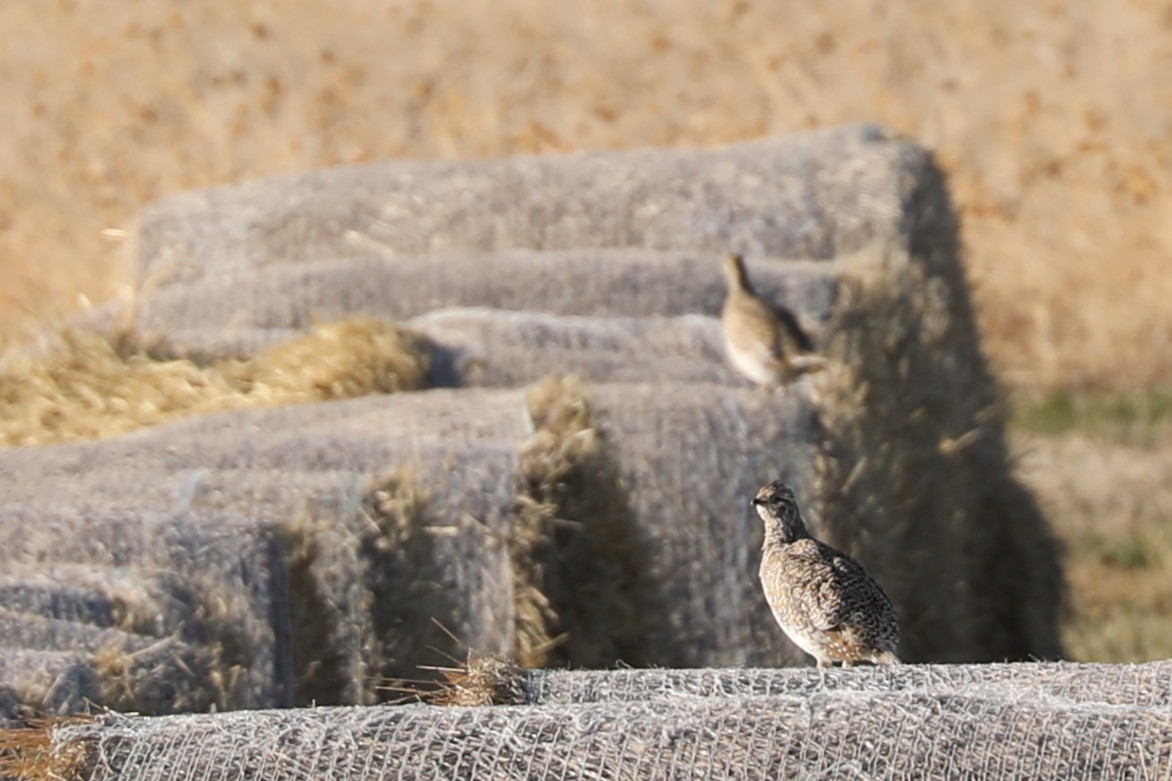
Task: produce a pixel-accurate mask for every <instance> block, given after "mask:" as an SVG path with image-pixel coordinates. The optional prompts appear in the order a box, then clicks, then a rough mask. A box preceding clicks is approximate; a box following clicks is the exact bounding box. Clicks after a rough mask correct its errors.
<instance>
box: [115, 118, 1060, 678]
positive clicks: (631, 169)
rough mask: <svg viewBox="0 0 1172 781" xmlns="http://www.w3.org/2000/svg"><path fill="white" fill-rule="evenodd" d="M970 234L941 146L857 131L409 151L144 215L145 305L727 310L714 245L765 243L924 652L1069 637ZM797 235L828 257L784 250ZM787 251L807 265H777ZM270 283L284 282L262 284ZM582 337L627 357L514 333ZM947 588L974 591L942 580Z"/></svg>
mask: <svg viewBox="0 0 1172 781" xmlns="http://www.w3.org/2000/svg"><path fill="white" fill-rule="evenodd" d="M957 240H958V238H957V225H956V219H955V215H954V214H953V212H952V209H951V206H950V203H949V198H948V194H947V190H946V187H945V183H944V181H943V177H942V175H941V173H940V171H939V169H938V168H937V167H936V166H935V165H934V163H933V161H932V159H931V156H930V155H929V154H928V153H926V152H925V151H924V150H923V149H921V148H919V147H916V146H915V145H913V144H911V143H908V142H906V141H896V140H892V139H890V138H887V137H885V136H884V134H883V133H882V132H879V131H877V130H876V129H874V128H857V127H856V128H848V129H838V130H832V131H824V132H819V133H813V134H807V135H803V136H797V137H793V138H789V139H782V140H770V141H761V142H752V143H746V144H736V145H733V146H729V147H723V148H719V149H711V150H703V151H683V150H639V151H630V152H617V153H599V154H591V155H570V156H563V157H542V158H514V159H508V160H496V161H483V162H472V163H460V164H449V163H442V164H432V163H391V164H385V165H376V166H362V167H354V168H343V169H335V170H332V171H325V172H320V173H315V174H308V175H302V176H298V177H284V178H278V179H273V180H267V181H263V182H257V183H252V184H247V185H242V186H239V187H233V188H220V189H215V190H210V191H205V192H201V193H192V194H188V195H184V196H180V197H179V198H176V199H170V200H167V201H164V202H160V203H159V204H157V205H155V206H154V207H152V208H151V209H150V210H148V211H147V212H145V213H144V215H143V219H142V221H141V223H140V225H139V229H138V234H137V242H136V250H135V252H136V260H137V263H138V268H139V275H140V277H139V281H140V286H141V287H142V289H143V291H144V294H143V296H142V300H141V301H140V304H141V312H140V314H141V316H140V323H141V325H142V327H143V328H144V329H145V330H146V331H151V330H154V329H161V330H162V331H163V332H166V331H167V330H169V329H171V328H185V329H190V328H197V329H205V330H207V329H212V328H216V327H219V328H225V327H227V328H229V330H230V328H231V327H232V326H233V325H237V324H238V325H240V326H245V327H249V328H264V327H279V328H289V327H299V326H300V325H301V324H303V323H304V322H305V320H306V318H308V317H309V316H310V314H309V313H310V312H312V311H313V309H314V307H315V306H317V305H319V304H321V305H323V309H324V311H328V312H334V311H352V310H355V309H357V310H360V311H366V310H367V309H368V308H375V309H377V308H379V307H382V308H383V311H385V312H386V313H387V314H389V315H390V316H392V317H401V316H403V315H404V314H406V313H411V314H416V313H417V312H418V310H419V309H430V308H434V307H437V306H446V305H451V304H454V303H460V304H463V305H482V306H483V305H488V306H494V307H498V308H504V309H530V310H542V311H548V312H554V313H560V314H578V315H585V314H588V315H608V316H644V315H648V314H657V315H680V314H687V313H707V314H714V313H715V311H716V308H717V307H718V306H719V301H720V298H721V296H722V288H721V284H720V281H719V278H718V275H717V272H716V262H715V260H716V256H717V255H718V254H723V253H726V252H729V251H741V252H744V253H745V254H747V255H749V256H750V258H751V259H752V261H753V268H752V269H751V270H752V273H753V276H754V278H755V279H760V280H762V282H763V285H764V286H766V287H768V286H769V285H771V284H773V285H774V288H773V289H770V290H768V293H769V294H770V295H771V296H773V295H776V296H778V297H779V298H780V299H782V300H787V301H789V302H791V303H796V304H797V307H798V309H799V311H800V312H801V315H802V319H803V321H805V322H809V323H812V324H814V326H815V327H814V330H816V331H817V332H819V334H820V338H819V339H818V344H819V347H820V348H821V349H822V350H823V351H824V352H826V353H827V354H828V355H829V356H830V357H831V358H832V359H833V362H834V364H833V369H832V371H828V372H824V373H823V374H822V375H820V376H818V377H817V378H815V379H814V380H813V381H812V382H813V383H814V384H815V386H816V389H817V394H816V395H817V400H816V403H817V407H818V419H819V426H820V427H821V431H822V434H821V435H820V436H821V440H822V447H821V452H820V453H818V454H816V457H815V458H813V460H812V461H811V463H815V466H816V469H815V470H814V471H815V473H816V474H814V475H813V476H812V477H811V479H810V480H809V482H808V491H807V493H806V495H805V496H804V497H803V498H804V499H805V500H806V502H807V503H808V504H809V505H810V506H811V508H812V510H813V512H814V514H816V515H818V516H820V518H821V523H820V524H819V528H820V530H821V531H822V533H823V534H825V535H826V536H827V537H828V538H829V540H830V541H831V542H832V543H835V544H837V545H839V546H841V547H844V548H846V549H847V550H848V551H849V552H851V553H853V554H856V555H857V556H859V557H860V558H862V559H864V560H865V561H866V562H867V563H868V564H870V565H871V566H872V567H873V568H874V570H875V574H876V575H877V576H878V577H879V579H880V580H881V581H882V582H883V583H884V584H885V585H887V587H888V590H889V591H891V592H893V597H895V600H896V603H897V605H899V606H900V610H901V615H903V616H904V620H905V633H904V634H905V637H906V638H907V640H906V641H905V646H904V653H905V654H906V655H907V656H909V658H912V659H933V660H943V661H947V660H967V659H986V660H991V659H1004V658H1028V657H1043V658H1049V657H1056V656H1059V655H1060V654H1061V644H1060V642H1059V637H1058V618H1059V613H1060V610H1061V606H1062V603H1063V599H1064V584H1063V577H1062V572H1061V567H1060V565H1059V562H1058V553H1057V545H1056V543H1055V541H1054V539H1053V537H1052V535H1051V534H1050V533H1049V531H1048V529H1047V528H1046V526H1045V522H1044V520H1043V518H1042V517H1041V514H1040V512H1039V510H1038V508H1037V506H1036V503H1035V502H1034V501H1033V499H1032V497H1031V496H1030V495H1029V494H1028V492H1026V491H1025V490H1024V489H1023V488H1022V487H1021V486H1020V484H1019V483H1017V482H1016V481H1015V480H1014V479H1013V477H1012V471H1011V467H1010V458H1009V455H1008V452H1007V448H1006V446H1005V441H1004V431H1003V429H1004V415H1003V412H1002V408H1001V399H1000V397H999V394H998V391H997V388H996V386H995V384H994V383H993V381H992V379H991V376H990V373H989V370H988V367H987V365H986V362H985V360H984V358H983V356H982V355H981V352H980V345H979V340H978V334H977V332H976V326H975V321H974V317H973V313H972V304H971V301H970V299H969V294H968V289H967V285H966V281H965V278H964V272H963V268H962V267H961V264H960V258H959V248H958V246H957ZM423 253H426V254H423ZM779 256H783V257H791V258H792V257H804V258H808V259H817V260H820V261H822V262H820V263H817V262H806V263H804V264H788V263H776V262H773V261H772V260H769V259H771V258H776V257H779ZM771 266H772V267H773V268H774V270H773V272H770V267H771ZM771 273H774V274H780V275H781V276H782V277H784V276H786V275H787V274H788V275H789V276H790V277H791V280H793V281H791V282H790V283H788V284H787V285H780V286H778V285H777V284H776V283H771V282H769V279H770V275H771ZM335 274H337V276H334V275H335ZM250 280H251V281H250ZM798 280H800V281H798ZM360 281H361V283H360ZM380 281H381V284H380ZM237 283H239V284H244V285H251V286H252V288H250V290H251V291H252V292H246V293H244V294H243V296H244V297H246V298H247V300H248V302H249V305H248V306H245V305H243V300H244V299H243V298H242V299H241V300H240V301H237V302H235V303H233V301H232V300H231V298H230V297H227V296H225V295H223V293H224V292H225V287H226V286H227V285H234V284H237ZM268 283H275V284H277V287H276V288H274V289H276V290H279V291H280V293H279V294H278V295H276V296H273V297H271V298H269V299H268V301H269V303H268V304H263V305H262V306H260V307H259V308H258V307H255V306H252V302H253V300H254V299H256V298H257V297H258V296H259V292H260V290H261V289H262V285H264V284H268ZM201 286H202V287H201ZM787 287H788V288H789V291H790V293H791V294H793V297H790V295H788V294H785V293H784V289H785V288H787ZM241 289H242V290H243V289H244V288H241ZM190 291H195V292H194V295H192V294H191V292H190ZM482 291H489V292H482ZM168 296H175V297H176V298H174V299H171V300H170V303H166V304H164V303H163V302H164V301H165V300H166V299H167V297H168ZM152 300H155V301H157V302H159V308H158V309H157V310H156V314H154V315H152V314H150V310H151V307H152V306H153V304H152ZM676 306H682V307H685V308H684V309H682V310H677V309H674V308H673V307H676ZM396 307H399V308H396ZM404 307H405V308H406V309H404ZM203 312H208V313H212V312H214V314H209V315H205V314H201V313H203ZM534 328H535V330H540V329H538V328H536V324H534ZM577 357H581V358H582V359H583V363H584V364H585V368H586V369H587V371H597V372H598V374H597V376H602V375H603V374H605V373H608V372H614V375H613V376H614V377H618V378H623V379H625V378H626V377H627V376H629V375H628V374H623V373H622V371H621V370H620V368H619V367H617V366H615V365H613V364H612V365H611V366H609V367H607V366H605V365H599V364H597V363H591V357H590V356H589V355H582V356H574V357H571V356H569V355H567V356H566V357H564V358H562V359H561V363H560V364H559V360H558V356H557V355H553V354H542V351H541V348H540V347H539V346H537V347H532V348H531V349H526V350H516V348H508V349H505V350H504V352H503V353H502V355H501V359H502V360H503V361H509V362H513V363H515V364H516V365H518V366H521V367H525V366H527V365H528V366H536V365H539V364H540V363H544V362H550V363H554V364H559V365H565V364H571V363H573V362H574V361H575V360H576V358H577ZM527 371H528V370H525V369H524V368H523V369H522V370H519V371H517V372H516V376H517V377H518V378H521V377H524V378H528V377H529V374H527V373H526V372H527ZM667 373H668V376H672V375H671V370H669V371H668V372H667ZM507 374H508V372H507V371H505V372H501V375H502V376H501V379H502V381H503V380H507V379H511V378H510V377H508V376H506V375H507ZM681 374H682V373H681ZM916 551H922V552H921V553H918V554H917V553H915V552H916ZM909 557H914V561H915V564H914V566H908V565H907V563H906V562H907V561H908V560H909ZM924 584H934V585H933V586H931V587H925V586H924ZM936 584H945V585H944V586H942V588H943V593H946V594H950V595H956V596H957V597H958V598H957V599H956V600H948V599H939V598H937V597H936V592H935V589H936V587H937V585H936Z"/></svg>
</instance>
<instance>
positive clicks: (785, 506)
mask: <svg viewBox="0 0 1172 781" xmlns="http://www.w3.org/2000/svg"><path fill="white" fill-rule="evenodd" d="M753 507H754V508H755V509H756V510H757V515H759V516H761V520H762V521H764V522H765V531H766V535H767V536H769V537H773V536H778V537H780V539H781V540H782V541H783V542H787V543H789V542H793V541H794V540H797V539H801V538H802V537H809V536H810V533H809V532H808V531H807V530H806V522H805V520H804V519H803V518H802V511H801V508H799V507H798V500H797V497H795V496H794V492H793V489H792V488H790V487H789V486H788V485H786V484H785V483H783V482H782V481H780V480H774V481H773V482H772V483H769V484H768V485H766V486H764V487H762V488H761V490H760V491H758V492H757V495H756V496H754V497H753Z"/></svg>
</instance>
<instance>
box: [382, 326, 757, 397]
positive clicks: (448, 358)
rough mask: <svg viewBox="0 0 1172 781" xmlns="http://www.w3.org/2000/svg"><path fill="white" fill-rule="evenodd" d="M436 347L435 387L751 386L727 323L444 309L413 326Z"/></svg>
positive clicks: (434, 359)
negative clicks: (570, 382)
mask: <svg viewBox="0 0 1172 781" xmlns="http://www.w3.org/2000/svg"><path fill="white" fill-rule="evenodd" d="M405 325H406V326H407V327H408V328H410V329H412V330H413V331H416V332H418V333H421V334H423V335H424V336H425V337H427V339H428V341H429V342H430V343H431V344H432V345H433V349H432V353H431V382H432V383H434V384H435V385H440V386H453V387H467V386H499V387H515V386H519V385H528V384H530V383H533V382H537V381H538V380H540V379H541V378H543V377H546V376H548V375H550V374H556V375H568V374H573V375H574V376H575V377H577V378H579V379H580V380H583V381H587V382H647V381H650V380H656V381H661V382H684V383H689V382H690V383H723V384H726V385H747V384H748V381H747V380H745V379H744V378H742V377H741V376H740V375H739V374H737V373H736V372H734V371H733V370H732V369H731V368H729V366H728V364H727V362H726V361H725V358H724V348H723V344H722V338H723V337H722V334H721V328H720V322H719V321H718V320H716V319H715V318H712V317H705V316H703V315H683V316H680V317H576V316H567V315H547V314H542V313H537V312H510V311H506V310H499V309H443V310H439V311H437V312H433V313H430V314H427V315H423V316H422V317H417V318H415V319H413V320H409V321H407V323H405Z"/></svg>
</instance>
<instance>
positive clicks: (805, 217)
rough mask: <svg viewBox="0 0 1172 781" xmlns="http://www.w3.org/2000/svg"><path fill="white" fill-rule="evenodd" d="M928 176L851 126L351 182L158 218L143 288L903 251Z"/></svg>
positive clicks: (358, 177)
mask: <svg viewBox="0 0 1172 781" xmlns="http://www.w3.org/2000/svg"><path fill="white" fill-rule="evenodd" d="M927 165H930V160H929V159H928V156H927V155H926V153H925V152H924V151H923V150H922V149H921V148H919V147H917V146H915V145H914V144H911V143H907V142H903V141H898V140H892V139H891V138H889V137H888V136H887V135H886V134H885V133H884V131H882V130H881V129H879V128H877V127H875V126H853V127H845V128H836V129H832V130H824V131H818V132H813V133H806V134H799V135H794V136H790V137H786V138H778V139H765V140H760V141H751V142H745V143H739V144H733V145H730V146H726V147H720V148H715V149H705V150H682V149H639V150H630V151H618V152H598V153H591V154H572V155H551V156H537V157H515V158H506V159H497V160H483V161H461V162H455V163H453V162H388V163H380V164H371V165H362V166H349V167H338V168H332V169H328V170H324V171H318V172H312V173H307V174H300V175H295V176H284V177H276V178H271V179H266V180H262V181H257V182H252V183H247V184H242V185H234V186H229V187H219V188H214V189H210V190H205V191H200V192H192V193H187V194H183V195H179V196H176V197H174V198H168V199H166V200H163V201H159V202H157V203H155V204H153V205H152V206H150V207H148V208H147V209H146V210H145V211H144V212H143V214H142V216H141V218H140V220H139V224H138V227H137V230H136V233H135V240H134V244H135V247H134V259H135V263H136V275H137V279H138V281H139V283H140V286H142V285H147V284H149V285H154V286H159V285H166V284H169V283H175V282H182V283H185V284H188V283H191V282H193V281H195V280H199V279H208V278H213V277H217V276H219V277H236V276H237V275H238V274H239V273H240V272H242V271H244V272H247V271H251V270H255V269H259V268H262V267H269V266H279V265H287V264H298V263H304V262H314V261H328V260H333V259H337V258H345V257H351V256H353V255H355V254H367V255H373V256H379V257H387V258H393V257H398V256H404V255H416V256H420V255H426V256H436V257H437V258H438V257H441V256H442V255H443V253H458V252H496V251H504V250H512V249H533V250H541V251H557V250H581V249H606V248H623V247H639V248H643V249H648V250H676V251H684V252H707V253H724V252H730V251H738V252H744V253H746V254H749V255H757V256H760V255H765V256H781V257H810V258H829V257H833V256H835V255H836V254H839V253H842V252H849V251H852V250H856V249H858V248H860V247H862V246H864V245H866V244H868V243H870V242H872V241H875V240H894V239H899V238H903V236H902V235H901V234H902V232H903V231H904V225H903V224H902V221H901V215H902V214H903V212H904V209H905V206H906V204H905V201H904V199H905V198H906V196H907V189H908V187H909V184H910V185H911V186H914V185H915V181H914V180H915V178H917V177H918V176H919V174H920V169H922V168H924V167H925V166H927ZM909 180H910V181H909ZM250 303H256V302H255V301H253V302H250ZM502 308H508V307H502Z"/></svg>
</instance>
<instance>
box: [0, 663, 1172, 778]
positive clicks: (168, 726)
mask: <svg viewBox="0 0 1172 781" xmlns="http://www.w3.org/2000/svg"><path fill="white" fill-rule="evenodd" d="M1023 667H1026V668H1027V669H1026V670H1022V671H1020V672H1019V673H1017V674H1016V677H1017V678H1018V686H1019V688H1018V690H1017V691H1016V693H1015V692H1012V691H1009V690H1007V689H1006V688H1003V687H999V686H997V685H993V686H991V687H989V688H984V685H983V684H982V683H981V681H982V679H983V678H984V677H985V676H984V675H983V671H985V670H989V671H990V672H991V673H992V674H993V676H994V677H999V676H1000V675H1001V674H1002V671H1000V670H999V669H998V668H997V667H993V668H983V667H982V668H976V667H974V668H969V670H968V671H967V672H965V673H962V674H961V677H964V676H968V677H971V678H972V682H971V683H968V684H964V685H961V686H958V687H956V688H952V687H950V686H949V685H947V684H946V685H943V686H937V685H934V684H933V683H931V678H932V672H931V671H929V673H928V674H927V675H926V676H925V682H926V685H925V686H923V687H915V688H908V689H898V688H888V687H887V686H886V685H885V683H884V681H883V678H882V675H883V672H877V673H875V674H871V671H844V672H842V673H832V675H833V676H834V677H836V678H842V679H847V678H852V677H854V678H862V679H867V680H869V681H870V685H867V686H862V687H859V688H852V689H821V690H816V691H812V692H806V693H789V694H768V695H743V694H715V695H711V694H710V695H707V696H692V695H689V694H678V695H675V696H671V697H657V698H650V699H640V700H628V701H613V700H601V701H592V702H575V703H561V704H557V705H529V706H520V707H499V706H487V707H434V706H422V705H421V706H405V707H383V708H318V709H312V710H299V711H269V712H252V713H235V714H222V715H216V716H172V717H166V718H158V719H133V718H125V717H117V716H109V717H105V718H103V719H100V720H97V721H94V722H90V723H85V724H74V725H64V726H61V727H58V728H56V729H55V730H54V731H53V732H52V734H51V736H50V737H51V740H50V742H51V744H52V745H51V747H52V749H53V750H54V751H55V752H56V753H55V754H54V755H53V756H55V757H58V758H59V759H58V761H57V763H52V762H50V763H49V766H50V769H52V770H54V771H60V770H62V769H65V765H66V764H68V763H70V762H72V761H74V760H75V759H76V757H77V755H78V753H79V752H80V753H81V754H82V755H83V756H84V757H85V760H84V761H83V762H81V763H78V764H79V765H80V768H79V769H80V770H81V771H82V772H80V773H78V774H77V775H78V777H86V778H93V779H96V780H100V779H108V778H109V779H112V778H119V779H127V780H129V781H134V780H136V779H141V781H154V779H162V778H167V779H186V778H203V777H207V776H208V775H210V774H212V773H218V772H221V771H222V770H223V769H224V768H225V767H230V768H232V772H233V773H235V774H237V775H239V776H240V777H253V776H261V775H263V776H264V777H266V778H273V779H280V780H281V781H294V780H295V779H302V778H316V777H320V776H321V775H322V774H323V773H328V774H329V777H330V778H336V779H368V778H387V777H395V778H433V777H439V776H443V777H461V778H463V777H470V778H471V777H475V778H525V779H549V778H565V777H574V778H586V779H603V778H628V777H629V778H640V779H651V780H654V779H660V778H664V779H666V778H681V777H687V778H691V777H704V778H712V779H733V778H809V777H823V776H839V775H843V774H852V775H862V776H865V777H882V778H892V779H913V778H914V779H944V778H956V777H993V776H995V777H997V778H1004V779H1033V778H1057V777H1062V778H1104V777H1110V778H1116V777H1118V778H1130V777H1140V776H1142V775H1144V774H1150V772H1151V770H1152V769H1154V768H1161V767H1165V766H1166V765H1167V764H1168V763H1169V762H1170V761H1172V749H1170V746H1172V719H1170V718H1169V717H1170V716H1172V709H1170V708H1169V706H1168V705H1167V704H1166V703H1162V704H1123V703H1116V702H1111V701H1108V700H1103V699H1098V698H1096V697H1095V696H1087V697H1083V698H1076V699H1069V698H1066V697H1062V696H1054V695H1052V694H1050V693H1048V692H1047V691H1046V689H1045V685H1044V684H1042V685H1039V686H1035V685H1033V684H1032V683H1031V672H1030V670H1029V668H1031V667H1033V666H1032V665H1023ZM743 672H751V671H743ZM1162 672H1163V674H1164V675H1166V674H1167V670H1164V671H1162ZM771 674H772V673H771ZM781 674H786V673H781ZM788 674H790V675H804V677H807V678H811V679H814V678H816V677H817V676H816V674H813V673H810V672H806V671H789V673H788ZM1103 674H1106V675H1111V674H1112V673H1111V672H1110V668H1104V667H1099V668H1098V669H1092V670H1090V671H1088V675H1087V678H1086V680H1088V681H1093V680H1094V679H1095V678H1096V677H1097V676H1099V675H1103ZM1038 675H1039V678H1040V679H1041V680H1043V681H1044V680H1045V679H1046V677H1047V675H1049V673H1048V671H1045V670H1043V671H1041V672H1040V673H1039V674H1038ZM1097 691H1100V692H1108V691H1109V688H1108V687H1100V688H1099V689H1097ZM14 742H15V740H14ZM30 753H31V752H30ZM30 758H31V757H30ZM45 777H47V776H46V775H41V776H38V778H45Z"/></svg>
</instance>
